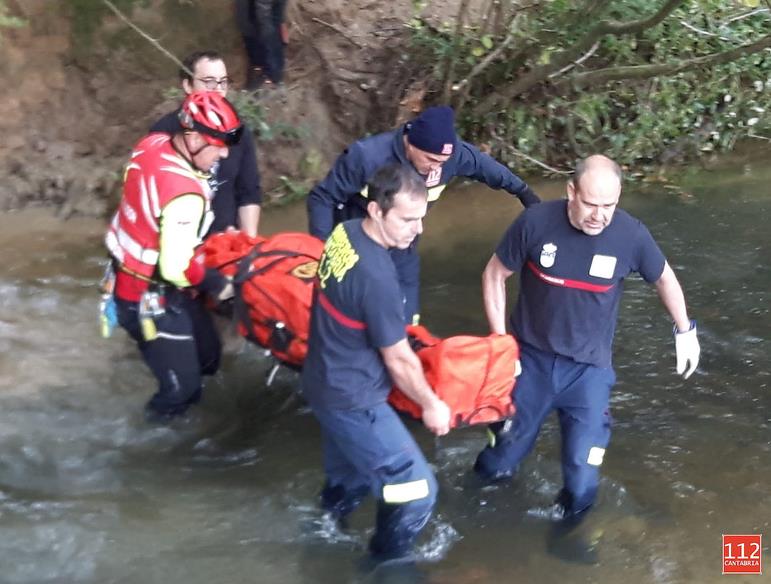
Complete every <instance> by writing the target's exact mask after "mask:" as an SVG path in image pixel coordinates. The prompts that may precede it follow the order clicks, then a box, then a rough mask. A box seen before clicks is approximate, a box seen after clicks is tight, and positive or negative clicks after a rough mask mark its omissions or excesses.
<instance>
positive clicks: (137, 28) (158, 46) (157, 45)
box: [102, 0, 193, 77]
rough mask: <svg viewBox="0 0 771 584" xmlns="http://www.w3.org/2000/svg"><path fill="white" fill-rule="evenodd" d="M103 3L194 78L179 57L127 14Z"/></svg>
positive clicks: (107, 1)
mask: <svg viewBox="0 0 771 584" xmlns="http://www.w3.org/2000/svg"><path fill="white" fill-rule="evenodd" d="M102 2H104V3H105V5H106V6H107V7H108V8H109V9H110V10H112V11H113V12H114V13H115V15H116V16H117V17H118V18H120V19H121V20H122V21H123V22H125V23H126V24H128V25H129V26H130V27H131V28H133V29H134V30H135V31H136V32H137V33H138V34H139V35H140V36H141V37H142V38H144V39H145V40H147V41H148V42H149V43H150V44H151V45H153V46H154V47H155V48H156V49H158V50H159V51H160V52H161V53H163V54H164V55H166V56H167V57H168V58H169V59H171V60H172V61H174V63H176V64H177V66H178V67H179V68H180V69H182V70H183V71H185V72H186V73H187V74H188V75H190V76H191V77H192V76H193V72H192V71H191V70H190V69H188V68H187V67H185V65H184V64H183V63H182V61H180V60H179V59H178V58H177V57H176V56H175V55H174V54H173V53H171V52H170V51H168V50H166V49H165V48H164V47H163V46H162V45H161V43H159V42H158V41H157V40H156V39H154V38H153V37H151V36H150V35H149V34H147V33H146V32H145V31H143V30H142V29H141V28H139V27H138V26H137V25H136V24H134V23H133V22H131V21H130V20H129V19H128V17H127V16H126V15H125V14H123V13H122V12H121V11H120V10H119V9H118V8H117V7H116V6H115V4H113V3H112V2H110V0H102Z"/></svg>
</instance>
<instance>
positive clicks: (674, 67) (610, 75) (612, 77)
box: [557, 35, 771, 88]
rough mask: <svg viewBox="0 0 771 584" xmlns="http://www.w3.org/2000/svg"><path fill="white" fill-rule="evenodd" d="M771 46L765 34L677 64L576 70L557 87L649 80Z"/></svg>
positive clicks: (732, 59)
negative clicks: (746, 42) (743, 43)
mask: <svg viewBox="0 0 771 584" xmlns="http://www.w3.org/2000/svg"><path fill="white" fill-rule="evenodd" d="M769 47H771V35H768V36H765V37H763V38H761V39H760V40H758V41H755V42H754V43H748V44H746V45H741V46H739V47H736V48H733V49H730V50H728V51H722V52H719V53H711V54H709V55H704V56H702V57H695V58H693V59H684V60H682V61H677V62H676V63H658V64H655V65H629V66H623V67H610V68H607V69H597V70H595V71H587V72H585V73H576V74H575V75H571V76H570V77H567V78H566V79H564V80H562V81H560V82H559V83H557V86H560V85H565V84H569V83H571V84H573V86H574V87H576V88H578V87H585V86H587V85H602V84H603V83H607V82H608V81H624V80H626V79H647V78H650V77H657V76H659V75H674V74H675V73H682V72H683V71H688V70H690V69H695V68H697V67H704V66H706V65H720V64H722V63H729V62H731V61H735V60H736V59H739V58H740V57H745V56H747V55H751V54H753V53H757V52H758V51H762V50H763V49H766V48H769Z"/></svg>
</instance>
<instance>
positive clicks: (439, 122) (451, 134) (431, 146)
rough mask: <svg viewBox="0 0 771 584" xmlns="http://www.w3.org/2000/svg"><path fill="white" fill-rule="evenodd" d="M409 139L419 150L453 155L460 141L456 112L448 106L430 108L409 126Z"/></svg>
mask: <svg viewBox="0 0 771 584" xmlns="http://www.w3.org/2000/svg"><path fill="white" fill-rule="evenodd" d="M407 139H408V140H409V141H410V144H412V145H413V146H414V147H415V148H418V149H419V150H423V151H425V152H431V153H432V154H452V153H453V150H454V149H455V143H456V142H457V140H458V138H457V136H456V135H455V112H454V111H453V109H452V108H451V107H449V106H446V105H440V106H435V107H430V108H428V109H427V110H425V111H423V112H422V113H421V114H420V115H419V116H418V117H417V118H415V119H414V120H412V121H411V122H409V123H408V124H407Z"/></svg>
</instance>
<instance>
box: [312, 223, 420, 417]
mask: <svg viewBox="0 0 771 584" xmlns="http://www.w3.org/2000/svg"><path fill="white" fill-rule="evenodd" d="M318 277H319V286H318V288H317V291H316V296H315V300H314V303H313V309H312V314H311V330H310V338H309V341H308V355H307V357H306V358H305V363H304V364H303V372H302V388H303V394H304V395H305V398H306V399H307V400H308V402H309V403H310V404H311V406H313V405H318V406H321V407H325V408H334V409H345V410H352V409H366V408H370V407H372V406H375V405H377V404H380V403H383V402H384V401H385V400H386V398H387V397H388V393H389V391H390V389H391V378H390V376H389V374H388V371H387V369H386V367H385V364H384V363H383V358H382V357H381V355H380V351H379V349H381V348H383V347H390V346H391V345H393V344H395V343H397V342H399V341H401V340H402V339H404V338H405V337H406V333H405V327H404V307H403V300H402V293H401V290H400V288H399V281H398V278H397V275H396V268H395V267H394V263H393V261H392V260H391V256H390V255H389V253H388V250H387V249H386V248H384V247H383V246H381V245H379V244H377V243H376V242H375V241H373V240H372V239H370V238H369V236H367V234H366V233H364V230H363V229H362V220H361V219H354V220H352V221H346V222H345V223H340V224H339V225H338V226H337V227H335V229H334V230H333V231H332V234H331V235H330V236H329V237H328V238H327V242H326V244H325V246H324V254H323V255H322V256H321V261H320V262H319V272H318Z"/></svg>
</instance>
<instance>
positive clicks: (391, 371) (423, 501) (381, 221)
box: [302, 164, 450, 561]
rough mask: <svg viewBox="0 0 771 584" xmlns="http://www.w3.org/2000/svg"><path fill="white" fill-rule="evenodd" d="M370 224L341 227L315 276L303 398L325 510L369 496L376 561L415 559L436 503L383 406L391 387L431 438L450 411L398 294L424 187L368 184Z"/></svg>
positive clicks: (397, 172) (388, 180)
mask: <svg viewBox="0 0 771 584" xmlns="http://www.w3.org/2000/svg"><path fill="white" fill-rule="evenodd" d="M368 189H369V202H368V204H367V216H366V217H365V218H364V219H354V220H351V221H346V222H344V223H341V224H339V225H338V226H337V227H336V228H335V229H334V230H333V231H332V234H331V235H330V236H329V238H328V239H327V242H326V245H325V246H324V254H323V255H322V257H321V261H320V263H319V271H318V280H319V282H318V288H317V290H316V297H315V301H314V305H313V309H312V316H311V330H310V339H309V343H308V355H307V357H306V360H305V363H304V365H303V373H302V389H303V395H304V396H305V398H306V399H307V401H308V403H309V404H310V406H311V409H312V410H313V413H314V414H315V416H316V418H317V419H318V420H319V423H320V424H321V428H322V435H323V451H324V472H325V474H326V483H325V485H324V489H323V491H322V494H321V498H322V505H323V507H324V508H325V509H326V510H328V511H330V512H332V513H333V514H334V515H335V516H336V517H337V518H338V519H343V518H344V517H345V516H346V515H347V514H348V513H350V512H351V511H353V509H355V508H356V507H357V506H358V504H359V503H360V502H361V501H362V499H363V498H364V496H366V495H367V494H368V493H370V492H371V493H372V494H373V495H374V496H375V497H376V498H377V501H378V511H377V524H376V529H375V534H374V535H373V537H372V540H371V541H370V546H369V547H370V552H371V554H372V556H373V557H374V558H375V560H377V561H380V560H391V559H395V558H399V559H401V558H404V557H405V556H409V554H410V552H411V550H412V546H413V543H414V540H415V538H416V537H417V535H418V533H419V532H420V530H421V529H422V528H423V527H424V526H425V524H426V522H427V521H428V519H429V517H430V515H431V511H432V509H433V506H434V503H435V500H436V491H437V485H436V479H435V478H434V475H433V473H432V472H431V469H430V468H429V466H428V464H427V462H426V460H425V458H424V457H423V454H422V453H421V451H420V449H419V448H418V446H417V445H416V444H415V441H414V440H413V438H412V436H411V435H410V433H409V432H408V431H407V429H406V428H405V427H404V425H403V424H402V422H401V421H400V420H399V418H398V416H397V415H396V413H395V412H394V410H393V409H392V408H391V406H389V405H388V404H387V403H386V398H387V397H388V393H389V391H390V389H391V385H392V384H396V385H398V386H399V388H400V389H402V391H404V392H405V393H406V394H407V395H408V396H409V397H410V398H412V399H413V400H414V401H415V402H417V403H418V404H420V406H421V407H422V408H423V422H424V424H425V425H426V427H427V428H428V429H429V430H431V431H432V432H434V433H435V434H438V435H442V434H446V433H447V432H448V431H449V422H450V411H449V408H448V407H447V405H446V404H445V403H444V402H443V401H441V400H440V399H439V398H438V397H437V396H436V395H435V394H434V393H433V391H432V390H431V387H430V386H429V385H428V382H427V381H426V378H425V377H424V375H423V368H422V366H421V364H420V360H419V359H418V357H417V356H416V355H415V353H414V352H413V351H412V349H411V348H410V346H409V343H408V342H407V338H406V333H405V327H404V311H403V305H402V294H401V291H400V287H399V280H398V276H397V274H396V268H395V267H394V264H393V261H392V260H391V257H390V255H389V253H388V250H389V249H393V248H396V249H406V248H407V247H409V245H410V244H411V243H412V241H413V240H414V239H415V237H416V236H417V235H418V234H419V233H420V232H421V231H422V229H423V227H422V220H423V217H424V215H425V214H426V207H427V191H426V187H425V182H424V181H423V180H422V179H421V178H420V176H419V175H418V174H417V173H416V172H415V171H414V170H412V169H410V168H408V167H406V166H402V165H398V164H394V165H389V166H386V167H384V168H382V169H380V170H379V171H378V172H376V173H375V175H374V176H373V177H372V178H371V180H370V181H369V184H368Z"/></svg>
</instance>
